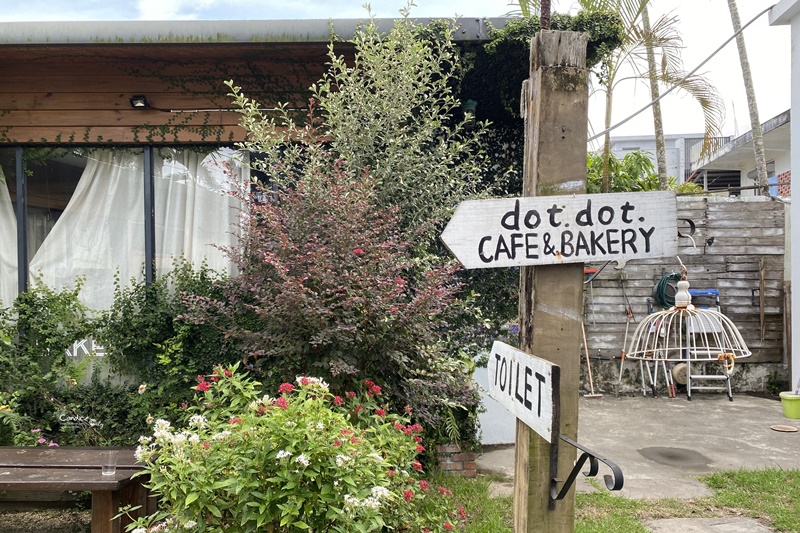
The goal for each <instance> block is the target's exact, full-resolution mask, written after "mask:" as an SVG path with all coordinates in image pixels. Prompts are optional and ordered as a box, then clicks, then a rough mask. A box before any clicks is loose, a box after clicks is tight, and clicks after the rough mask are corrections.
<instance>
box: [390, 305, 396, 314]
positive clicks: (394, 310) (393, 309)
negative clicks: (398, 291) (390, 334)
mask: <svg viewBox="0 0 800 533" xmlns="http://www.w3.org/2000/svg"><path fill="white" fill-rule="evenodd" d="M389 312H390V313H392V314H395V313H397V306H396V305H390V306H389Z"/></svg>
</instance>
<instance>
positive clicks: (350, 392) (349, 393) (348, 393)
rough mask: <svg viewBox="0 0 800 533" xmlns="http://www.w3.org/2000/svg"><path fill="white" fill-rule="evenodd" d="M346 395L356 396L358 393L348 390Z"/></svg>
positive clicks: (349, 396)
mask: <svg viewBox="0 0 800 533" xmlns="http://www.w3.org/2000/svg"><path fill="white" fill-rule="evenodd" d="M345 396H347V397H348V398H355V397H356V393H355V392H353V391H347V394H346V395H345Z"/></svg>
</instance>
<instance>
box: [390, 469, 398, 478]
mask: <svg viewBox="0 0 800 533" xmlns="http://www.w3.org/2000/svg"><path fill="white" fill-rule="evenodd" d="M396 475H397V472H395V471H394V470H389V477H394V476H396Z"/></svg>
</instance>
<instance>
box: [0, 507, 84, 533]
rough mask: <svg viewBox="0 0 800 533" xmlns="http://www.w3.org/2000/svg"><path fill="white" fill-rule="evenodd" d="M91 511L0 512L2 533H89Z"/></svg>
mask: <svg viewBox="0 0 800 533" xmlns="http://www.w3.org/2000/svg"><path fill="white" fill-rule="evenodd" d="M91 518H92V512H91V511H74V510H70V509H47V510H39V511H2V512H0V531H2V533H89V531H90V529H91V527H90V523H91Z"/></svg>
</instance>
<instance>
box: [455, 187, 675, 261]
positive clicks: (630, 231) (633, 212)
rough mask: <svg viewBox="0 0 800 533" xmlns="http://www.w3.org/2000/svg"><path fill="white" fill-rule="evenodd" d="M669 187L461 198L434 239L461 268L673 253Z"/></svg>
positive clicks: (671, 204)
mask: <svg viewBox="0 0 800 533" xmlns="http://www.w3.org/2000/svg"><path fill="white" fill-rule="evenodd" d="M676 210H677V207H676V201H675V193H674V192H671V191H660V192H644V193H618V194H581V195H574V196H536V197H525V198H501V199H493V200H473V201H466V202H462V203H461V204H460V205H459V206H458V208H457V209H456V212H455V213H454V214H453V218H452V219H450V222H449V223H448V225H447V227H446V228H445V230H444V232H443V233H442V241H443V242H444V243H445V245H446V246H447V247H448V248H449V249H450V251H451V252H452V253H453V255H455V256H456V258H458V260H459V261H460V262H461V264H463V265H464V267H465V268H497V267H508V266H523V265H548V264H557V263H580V262H588V261H599V260H620V261H622V260H630V259H643V258H649V257H665V256H670V255H677V234H678V228H677V219H676Z"/></svg>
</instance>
